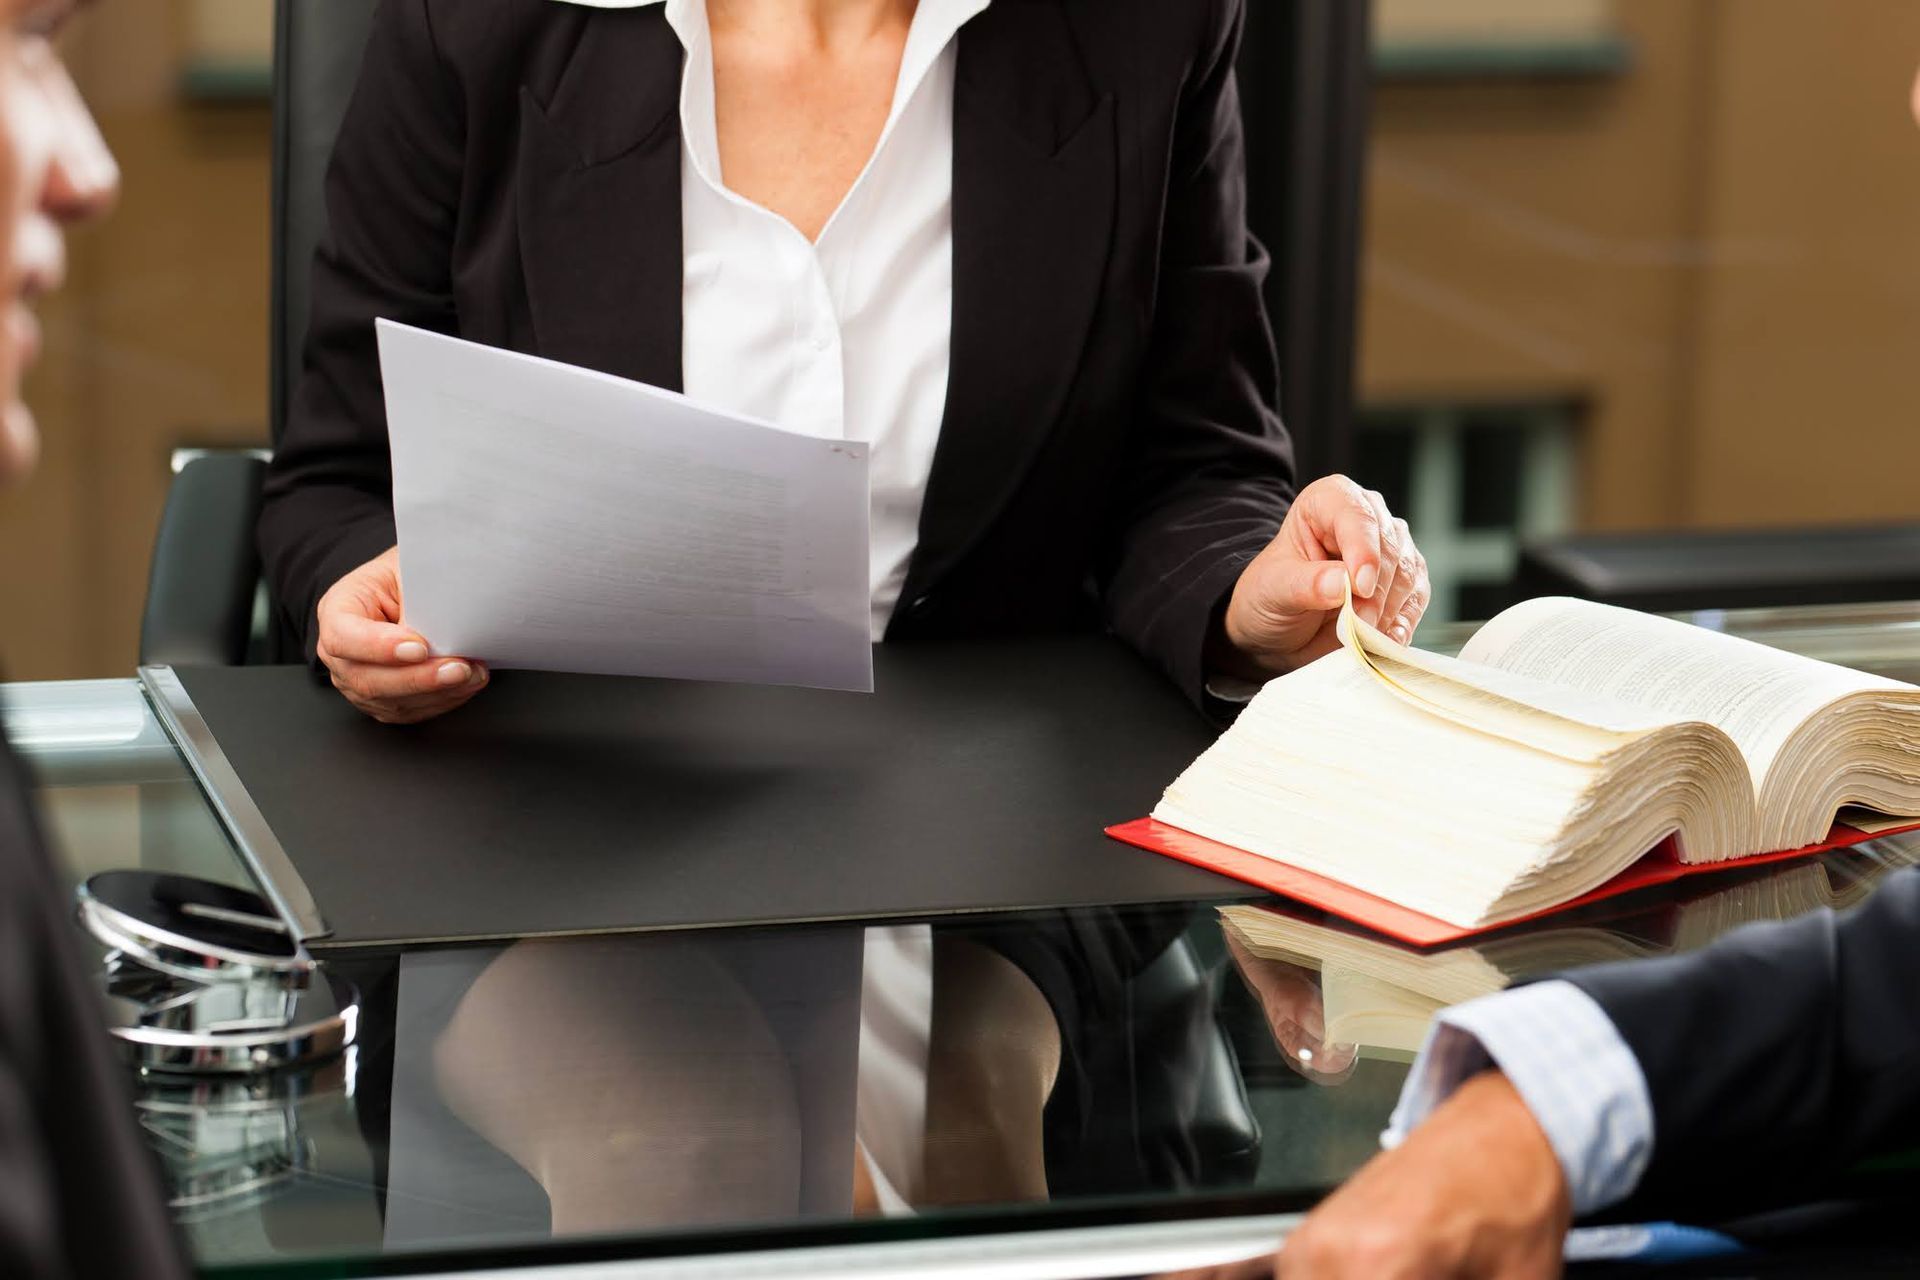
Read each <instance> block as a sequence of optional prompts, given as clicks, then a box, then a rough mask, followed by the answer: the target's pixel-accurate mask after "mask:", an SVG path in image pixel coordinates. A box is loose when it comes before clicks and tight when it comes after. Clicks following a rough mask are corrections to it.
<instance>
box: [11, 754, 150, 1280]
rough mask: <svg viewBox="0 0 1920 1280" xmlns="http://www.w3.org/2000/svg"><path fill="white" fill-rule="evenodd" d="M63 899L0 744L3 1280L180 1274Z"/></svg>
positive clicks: (122, 1073)
mask: <svg viewBox="0 0 1920 1280" xmlns="http://www.w3.org/2000/svg"><path fill="white" fill-rule="evenodd" d="M80 954H81V953H80V947H79V939H78V937H76V936H75V933H74V925H73V916H72V905H71V900H70V899H69V898H68V897H67V895H66V893H65V891H64V890H63V888H62V886H61V884H60V882H59V879H58V877H57V876H56V875H55V874H54V869H53V864H52V861H51V859H49V858H48V856H47V850H46V846H45V844H44V843H42V841H41V839H40V833H39V831H38V829H37V826H36V824H35V822H34V820H33V815H32V813H31V812H30V811H29V809H28V805H27V788H26V777H25V775H24V773H23V772H22V770H21V768H20V765H19V762H18V761H17V760H16V759H15V758H14V756H13V754H12V752H11V751H10V750H9V749H8V747H7V744H6V740H5V738H4V737H0V1276H6V1277H8V1278H9V1280H55V1278H56V1277H58V1278H61V1280H64V1278H65V1277H96V1276H151V1277H154V1280H171V1277H175V1276H180V1277H184V1276H185V1275H186V1274H187V1264H186V1256H185V1251H184V1250H183V1249H182V1248H181V1244H180V1240H179V1238H178V1237H177V1236H176V1235H175V1232H174V1228H173V1223H172V1222H171V1220H170V1219H169V1218H168V1216H167V1209H166V1200H165V1196H164V1194H163V1192H162V1190H161V1181H160V1170H159V1167H158V1161H157V1160H156V1159H155V1157H154V1153H153V1151H152V1150H151V1149H150V1148H149V1147H148V1146H147V1144H146V1142H145V1141H144V1139H143V1137H142V1135H141V1133H140V1127H139V1125H138V1123H137V1122H136V1121H135V1119H134V1112H133V1099H132V1098H130V1097H129V1096H128V1093H127V1075H128V1070H129V1068H127V1067H126V1066H124V1065H123V1064H122V1063H121V1062H120V1061H119V1058H118V1056H117V1055H116V1054H115V1053H114V1051H113V1048H112V1046H111V1044H110V1043H109V1042H108V1040H107V1035H106V1032H105V1031H104V1030H103V1029H102V1027H101V1025H100V1018H101V1007H100V994H99V992H98V990H97V989H96V988H95V987H94V985H93V984H92V983H91V982H89V981H88V980H87V975H86V971H85V969H84V968H83V966H82V962H81V959H80Z"/></svg>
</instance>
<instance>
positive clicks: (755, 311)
mask: <svg viewBox="0 0 1920 1280" xmlns="http://www.w3.org/2000/svg"><path fill="white" fill-rule="evenodd" d="M566 2H567V3H575V4H586V5H590V6H592V7H595V8H602V9H630V8H639V7H640V6H641V5H644V4H660V3H664V4H665V5H666V18H667V22H668V23H669V24H670V25H671V26H672V27H673V30H674V32H675V34H677V35H678V36H679V37H680V43H681V44H682V45H683V46H685V48H686V51H687V58H686V70H685V73H684V74H683V76H682V78H681V83H680V136H681V180H680V207H681V236H682V246H683V247H682V252H683V262H684V276H683V283H682V296H681V308H682V312H681V323H682V337H681V365H682V369H683V372H684V379H685V390H686V393H687V394H688V395H689V396H692V397H693V398H694V399H696V400H700V401H704V402H706V403H709V404H714V405H718V406H720V407H722V408H726V409H731V410H734V411H736V412H739V413H745V414H751V415H753V416H754V417H758V418H762V419H764V420H766V421H769V422H773V423H777V424H778V425H780V426H783V427H786V428H788V429H789V430H792V431H797V432H803V433H805V434H807V435H811V436H824V437H833V438H838V439H850V440H862V441H865V442H867V443H868V444H869V445H870V446H871V448H870V450H869V459H870V460H869V464H868V465H869V468H870V474H871V477H872V486H873V488H872V517H871V518H872V525H871V563H870V567H869V574H870V576H869V585H870V590H871V602H872V623H871V625H872V634H873V638H874V639H875V640H878V639H879V638H880V636H881V634H882V632H884V631H885V629H886V625H887V619H888V617H889V616H890V615H891V614H892V612H893V606H894V602H895V601H897V600H898V599H899V597H900V589H901V586H902V585H903V584H904V583H905V581H906V576H907V562H908V561H909V560H910V559H911V558H912V556H913V549H914V546H915V544H916V543H917V541H918V540H919V527H920V506H921V502H922V500H923V499H924V497H925V495H926V488H927V477H928V475H929V474H930V473H931V471H932V469H933V452H934V446H935V444H936V443H937V442H938V441H939V437H940V424H941V419H942V417H943V415H944V413H945V410H946V399H947V370H948V347H949V341H950V338H951V332H952V320H953V85H954V69H955V65H956V61H957V59H956V56H955V45H954V40H955V37H956V35H957V34H958V32H959V30H960V28H961V26H962V25H963V24H965V23H966V22H967V20H968V19H970V18H972V17H973V16H974V15H976V14H978V13H979V12H981V11H982V10H983V9H985V8H986V7H987V4H988V0H919V5H918V7H917V8H916V10H915V12H914V16H913V23H912V26H911V27H910V28H909V30H908V33H907V42H906V48H905V50H904V52H903V53H902V55H901V60H900V74H899V78H898V79H897V81H896V82H895V85H894V91H893V105H892V108H891V109H890V110H889V112H888V115H887V122H886V125H885V127H884V128H883V129H882V131H881V134H880V141H879V143H878V145H877V146H876V147H875V148H874V153H873V155H872V156H871V157H870V158H869V159H868V161H867V165H866V168H865V169H863V170H862V171H861V173H860V176H859V178H857V179H856V180H855V181H854V184H853V186H852V187H851V188H850V189H849V190H848V192H847V194H846V196H845V197H844V198H843V199H842V200H841V202H840V205H839V207H838V208H837V209H835V211H834V213H833V216H832V217H830V218H829V219H828V220H827V223H826V226H825V227H824V228H822V230H821V232H820V236H819V238H818V239H817V240H814V241H811V242H809V241H808V239H807V238H806V237H805V236H804V235H802V234H801V233H800V232H799V231H798V230H797V229H796V228H795V227H794V226H793V224H792V223H790V222H788V221H787V220H786V219H785V218H783V217H781V216H780V215H779V214H776V213H774V212H772V211H771V210H769V209H766V208H763V207H761V206H760V205H757V204H755V203H754V202H753V201H751V200H748V199H746V198H745V197H743V196H741V195H738V194H736V193H735V192H733V191H730V190H728V188H727V186H726V182H725V176H724V174H723V173H722V172H721V165H720V147H719V136H718V129H717V127H716V125H715V122H714V76H713V46H712V43H711V40H710V38H709V31H708V26H707V10H706V3H705V0H566ZM866 936H867V943H866V963H865V970H864V973H863V977H862V992H861V1026H860V1080H859V1090H858V1108H857V1112H858V1118H857V1121H856V1129H857V1136H858V1139H859V1148H860V1152H861V1155H862V1158H863V1159H864V1160H865V1161H866V1163H867V1167H868V1170H869V1172H870V1173H871V1174H872V1175H873V1181H874V1185H875V1190H876V1191H877V1193H878V1194H879V1197H880V1200H881V1202H882V1206H883V1208H884V1209H885V1210H886V1211H887V1212H890V1213H897V1212H902V1211H906V1210H907V1209H908V1208H909V1206H910V1205H911V1203H912V1201H913V1200H914V1199H915V1198H916V1197H917V1193H918V1191H919V1187H920V1184H921V1178H922V1176H923V1170H922V1168H921V1161H922V1146H923V1130H924V1124H925V1117H926V1064H927V1047H928V1036H929V1029H930V1026H931V1019H932V1003H933V1001H932V967H933V966H932V954H933V945H932V935H931V931H930V930H929V929H927V927H926V926H923V925H922V926H904V927H899V928H877V929H869V930H867V933H866Z"/></svg>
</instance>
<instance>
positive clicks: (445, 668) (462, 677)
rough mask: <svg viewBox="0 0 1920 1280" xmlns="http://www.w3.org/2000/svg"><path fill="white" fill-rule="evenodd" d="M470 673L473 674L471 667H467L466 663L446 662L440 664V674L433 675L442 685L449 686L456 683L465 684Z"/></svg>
mask: <svg viewBox="0 0 1920 1280" xmlns="http://www.w3.org/2000/svg"><path fill="white" fill-rule="evenodd" d="M472 674H473V668H472V667H469V666H468V665H467V664H466V663H464V662H448V663H444V664H442V666H441V668H440V674H439V675H437V676H435V677H434V678H435V679H436V680H438V681H439V682H440V683H441V684H443V685H449V686H451V685H456V684H465V683H466V682H467V677H468V676H471V675H472Z"/></svg>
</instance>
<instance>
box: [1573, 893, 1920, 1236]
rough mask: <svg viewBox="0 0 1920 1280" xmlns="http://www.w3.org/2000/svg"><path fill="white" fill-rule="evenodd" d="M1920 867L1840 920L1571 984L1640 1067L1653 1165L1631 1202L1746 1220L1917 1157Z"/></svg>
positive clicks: (1584, 975) (1808, 921) (1786, 925)
mask: <svg viewBox="0 0 1920 1280" xmlns="http://www.w3.org/2000/svg"><path fill="white" fill-rule="evenodd" d="M1916 957H1920V869H1910V870H1905V871H1901V872H1898V873H1896V874H1894V875H1891V876H1889V877H1888V878H1887V879H1886V880H1885V881H1884V882H1883V883H1882V884H1881V885H1880V887H1879V889H1878V891H1877V892H1876V893H1875V894H1874V895H1873V897H1872V898H1870V899H1869V900H1868V901H1867V902H1866V903H1865V904H1864V905H1863V906H1861V907H1860V908H1858V909H1857V910H1855V911H1853V912H1852V913H1850V914H1848V915H1845V916H1836V915H1834V914H1833V913H1832V912H1828V911H1819V912H1815V913H1813V914H1811V915H1806V916H1801V917H1799V918H1797V919H1794V920H1789V921H1785V922H1781V923H1777V924H1762V925H1754V926H1750V927H1748V928H1745V929H1741V930H1738V931H1736V932H1734V933H1731V934H1729V935H1727V936H1726V937H1725V938H1722V939H1721V940H1720V941H1718V942H1716V943H1715V944H1713V945H1712V946H1709V947H1707V948H1705V949H1703V950H1701V951H1697V952H1693V953H1691V954H1688V955H1682V956H1674V957H1670V958H1662V959H1658V960H1649V961H1643V962H1637V963H1633V964H1624V965H1612V966H1604V967H1600V968H1595V969H1587V970H1581V971H1578V972H1575V973H1574V974H1572V975H1570V980H1571V981H1572V982H1574V983H1575V984H1576V985H1577V986H1579V987H1581V988H1582V989H1583V990H1585V991H1586V992H1587V994H1589V995H1590V996H1592V997H1593V998H1594V1000H1595V1001H1597V1002H1598V1003H1599V1005H1600V1007H1601V1008H1602V1009H1604V1010H1605V1011H1606V1013H1607V1016H1608V1017H1609V1018H1611V1019H1612V1020H1613V1023H1614V1025H1615V1026H1616V1027H1617V1028H1618V1029H1619V1031H1620V1033H1621V1035H1622V1037H1623V1038H1624V1039H1625V1040H1626V1042H1627V1044H1628V1046H1629V1047H1631V1048H1632V1050H1633V1052H1634V1056H1635V1057H1636V1058H1638V1059H1639V1062H1640V1066H1641V1069H1642V1071H1643V1072H1644V1073H1645V1075H1646V1079H1647V1086H1648V1090H1649V1093H1650V1095H1651V1098H1652V1102H1653V1115H1654V1142H1653V1157H1652V1161H1651V1163H1650V1164H1649V1166H1648V1169H1647V1173H1646V1175H1645V1177H1644V1178H1643V1180H1642V1182H1641V1186H1640V1189H1639V1190H1638V1191H1637V1192H1636V1194H1635V1196H1634V1201H1635V1203H1641V1202H1644V1203H1646V1204H1648V1205H1650V1206H1656V1207H1667V1206H1672V1205H1675V1204H1694V1203H1701V1202H1708V1203H1726V1204H1729V1205H1734V1206H1739V1207H1745V1206H1747V1205H1749V1204H1752V1203H1754V1202H1755V1201H1757V1200H1762V1199H1765V1198H1768V1197H1770V1196H1773V1195H1786V1194H1793V1195H1798V1194H1804V1193H1805V1192H1806V1191H1807V1190H1810V1189H1812V1188H1813V1187H1815V1186H1817V1184H1818V1183H1819V1182H1820V1181H1821V1180H1823V1179H1825V1178H1827V1177H1830V1176H1831V1175H1833V1174H1835V1173H1838V1172H1841V1171H1843V1170H1845V1169H1846V1168H1847V1167H1848V1166H1850V1165H1853V1164H1855V1163H1857V1162H1858V1161H1860V1160H1861V1159H1862V1158H1864V1157H1867V1156H1871V1155H1874V1154H1876V1153H1879V1152H1884V1151H1889V1150H1896V1149H1901V1148H1911V1147H1915V1146H1920V973H1917V971H1916Z"/></svg>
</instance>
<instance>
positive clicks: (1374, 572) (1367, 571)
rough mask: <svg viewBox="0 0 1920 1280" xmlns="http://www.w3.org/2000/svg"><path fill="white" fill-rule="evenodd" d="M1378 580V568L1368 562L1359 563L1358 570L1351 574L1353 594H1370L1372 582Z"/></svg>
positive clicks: (1371, 592)
mask: <svg viewBox="0 0 1920 1280" xmlns="http://www.w3.org/2000/svg"><path fill="white" fill-rule="evenodd" d="M1378 581H1380V571H1379V570H1378V569H1376V568H1374V567H1373V566H1372V565H1370V564H1363V565H1361V566H1360V571H1359V572H1358V573H1356V574H1354V575H1353V590H1354V594H1355V595H1362V596H1370V595H1372V594H1373V587H1374V584H1375V583H1376V582H1378Z"/></svg>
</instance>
